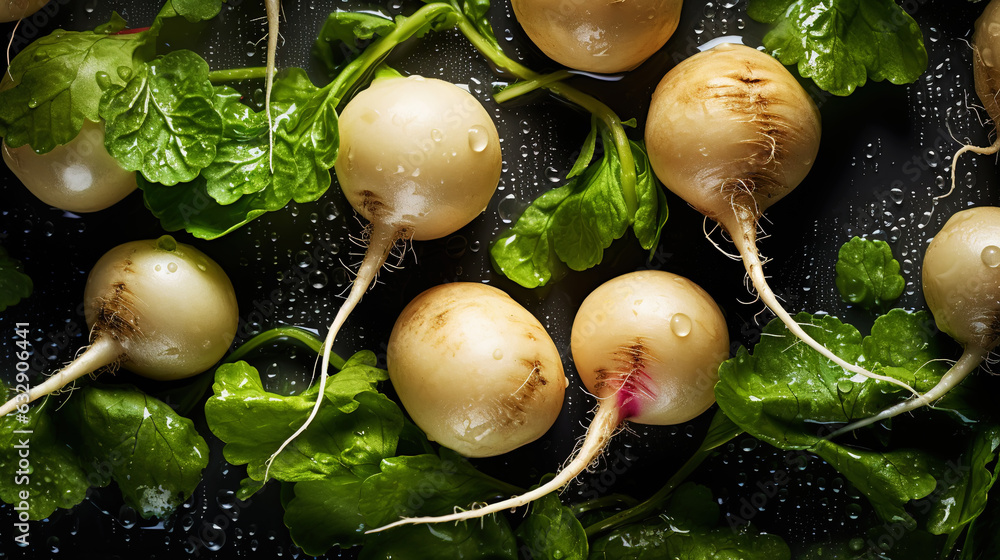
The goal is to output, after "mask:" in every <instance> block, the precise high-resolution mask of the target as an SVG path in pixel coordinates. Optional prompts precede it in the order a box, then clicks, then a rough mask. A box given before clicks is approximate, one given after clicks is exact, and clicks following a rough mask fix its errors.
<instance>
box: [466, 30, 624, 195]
mask: <svg viewBox="0 0 1000 560" xmlns="http://www.w3.org/2000/svg"><path fill="white" fill-rule="evenodd" d="M457 27H458V30H459V31H461V32H462V34H463V35H465V38H466V39H468V40H469V42H470V43H472V46H474V47H475V48H476V50H478V51H479V53H480V54H482V55H483V56H485V57H486V59H487V60H489V61H490V62H491V63H492V64H493V65H494V66H496V67H497V68H499V69H501V70H503V71H505V72H508V73H509V74H511V75H513V76H514V77H515V78H517V79H519V80H523V81H526V82H539V83H540V85H539V86H537V87H541V88H544V89H547V90H549V91H550V92H552V93H553V94H555V95H556V96H558V97H561V98H563V99H565V100H566V101H569V102H570V103H573V104H574V105H577V106H578V107H580V108H582V109H584V110H586V111H588V112H589V113H590V114H592V115H594V116H595V117H597V119H598V120H599V121H601V122H602V123H603V124H604V126H605V127H606V128H607V129H608V131H610V133H611V138H612V140H613V142H614V145H615V150H616V151H617V152H618V158H619V160H620V161H621V174H622V175H621V181H622V189H623V190H624V192H625V201H626V203H627V204H628V207H629V211H630V212H631V213H635V210H636V208H638V197H637V196H636V193H635V181H636V176H635V158H634V157H633V156H632V147H631V145H630V144H629V140H628V135H627V134H625V127H624V125H622V121H621V119H620V118H618V115H617V114H616V113H615V112H614V111H612V110H611V108H610V107H608V106H607V105H605V104H604V103H601V102H600V101H598V100H597V99H596V98H595V97H593V96H591V95H587V94H586V93H583V92H582V91H580V90H578V89H576V88H574V87H572V86H568V85H566V84H564V83H562V82H559V81H552V80H546V76H544V75H542V74H539V73H537V72H535V71H533V70H531V69H529V68H528V67H526V66H524V65H523V64H521V63H520V62H517V61H516V60H513V59H511V58H510V57H508V56H507V55H506V54H504V53H503V52H502V51H500V50H499V49H497V48H496V47H494V46H493V45H492V44H491V43H490V42H489V41H487V40H486V38H484V37H483V36H482V35H481V34H480V33H479V30H478V29H476V26H475V25H473V24H472V22H471V21H469V20H468V18H466V17H465V16H464V15H460V17H459V19H458V23H457ZM549 76H551V74H550V75H549ZM541 82H545V83H541ZM512 87H513V86H512ZM508 89H510V88H508ZM531 89H535V88H530V89H527V91H531ZM505 91H506V90H505ZM527 91H525V92H524V93H527ZM513 97H514V96H513V95H507V96H505V97H504V99H505V100H509V99H512V98H513Z"/></svg>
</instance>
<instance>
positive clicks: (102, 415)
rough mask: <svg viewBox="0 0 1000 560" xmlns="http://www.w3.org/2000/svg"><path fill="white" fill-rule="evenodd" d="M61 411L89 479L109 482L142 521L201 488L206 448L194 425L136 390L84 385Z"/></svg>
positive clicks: (162, 513)
mask: <svg viewBox="0 0 1000 560" xmlns="http://www.w3.org/2000/svg"><path fill="white" fill-rule="evenodd" d="M63 411H64V414H65V421H66V423H67V425H69V426H73V428H72V430H73V431H74V432H76V438H75V440H74V445H75V447H76V448H77V449H79V453H80V456H81V458H82V459H83V460H84V461H85V462H86V463H87V465H89V466H91V467H92V469H93V470H92V471H91V473H90V476H91V479H92V480H96V479H98V478H101V477H103V478H104V483H106V482H107V481H108V480H114V481H115V482H116V483H117V484H118V487H119V488H120V489H121V491H122V496H123V497H124V498H125V503H126V504H128V505H129V506H131V507H133V508H135V509H136V511H138V512H139V514H140V515H142V516H143V517H146V518H149V517H158V518H161V519H162V518H165V517H167V516H169V515H170V514H171V513H173V511H174V510H175V509H176V508H177V507H178V506H180V505H181V504H182V503H183V502H184V501H185V500H187V499H188V498H189V497H190V496H191V494H192V493H193V492H194V490H195V488H197V487H198V484H200V483H201V473H202V471H203V470H204V469H205V467H206V466H208V444H207V443H205V440H204V438H202V437H201V435H200V434H198V431H197V430H196V429H195V427H194V422H192V421H191V420H189V419H187V418H184V417H182V416H179V415H178V414H177V413H175V412H174V411H173V409H171V408H170V407H169V406H167V405H166V404H164V403H163V402H161V401H159V400H157V399H155V398H153V397H151V396H149V395H147V394H145V393H143V392H142V391H140V390H139V389H137V388H135V387H107V388H98V387H95V386H93V385H91V386H87V387H85V388H83V389H81V390H79V391H78V392H77V393H76V394H74V395H73V398H72V399H69V400H68V401H66V403H65V404H64V405H63Z"/></svg>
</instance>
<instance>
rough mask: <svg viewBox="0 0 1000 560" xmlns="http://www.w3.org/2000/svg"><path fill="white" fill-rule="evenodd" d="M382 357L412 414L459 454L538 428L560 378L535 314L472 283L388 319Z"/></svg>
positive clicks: (512, 445) (536, 433)
mask: <svg viewBox="0 0 1000 560" xmlns="http://www.w3.org/2000/svg"><path fill="white" fill-rule="evenodd" d="M386 363H387V365H388V369H389V379H390V380H391V381H392V385H393V388H394V389H395V390H396V393H397V394H398V395H399V399H400V401H401V402H402V403H403V407H404V408H405V409H406V412H407V413H409V415H410V417H411V418H412V419H413V422H414V423H415V424H416V425H417V426H418V427H420V429H421V430H423V431H424V433H426V434H427V437H428V438H429V439H431V440H432V441H437V442H438V443H440V444H441V445H443V446H445V447H448V448H450V449H453V450H455V451H457V452H459V453H461V454H462V455H465V456H466V457H491V456H494V455H500V454H503V453H506V452H508V451H511V450H513V449H516V448H518V447H520V446H522V445H525V444H527V443H530V442H532V441H535V440H536V439H538V438H539V437H541V436H542V435H543V434H544V433H545V432H547V431H548V429H549V428H550V427H551V426H552V424H553V423H554V422H555V420H556V418H557V417H558V416H559V411H560V410H562V403H563V395H564V393H565V390H566V386H567V385H568V383H569V381H568V380H567V379H566V375H565V374H564V373H563V366H562V361H561V360H560V358H559V350H558V349H557V348H556V345H555V343H554V342H552V339H551V338H550V337H549V335H548V333H547V332H546V331H545V327H543V326H542V324H541V323H540V322H539V321H538V319H536V318H535V317H534V316H533V315H532V314H531V313H530V312H529V311H528V310H527V309H525V308H524V307H522V306H521V305H520V304H518V303H517V302H516V301H514V300H513V299H512V298H511V297H510V296H508V295H507V294H506V293H504V292H503V291H501V290H498V289H497V288H494V287H492V286H487V285H485V284H477V283H473V282H452V283H448V284H442V285H440V286H436V287H433V288H430V289H429V290H426V291H424V292H423V293H421V294H420V295H418V296H417V297H416V298H414V299H413V301H411V302H410V303H409V304H408V305H407V306H406V308H405V309H403V312H402V313H400V315H399V318H398V319H396V323H395V325H394V326H393V328H392V334H391V335H390V337H389V346H388V348H387V350H386Z"/></svg>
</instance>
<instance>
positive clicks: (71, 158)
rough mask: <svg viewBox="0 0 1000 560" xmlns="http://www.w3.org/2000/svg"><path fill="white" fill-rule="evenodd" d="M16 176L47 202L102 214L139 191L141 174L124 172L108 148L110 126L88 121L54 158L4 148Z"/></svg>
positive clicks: (26, 148) (23, 149) (55, 151)
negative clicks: (106, 139)
mask: <svg viewBox="0 0 1000 560" xmlns="http://www.w3.org/2000/svg"><path fill="white" fill-rule="evenodd" d="M2 151H3V159H4V162H6V164H7V167H9V168H10V170H11V171H13V172H14V175H16V176H17V178H18V179H20V180H21V182H22V183H23V184H24V186H25V187H26V188H27V189H28V190H29V191H31V193H32V194H33V195H35V196H36V197H37V198H38V199H39V200H41V201H42V202H44V203H46V204H48V205H50V206H54V207H56V208H59V209H60V210H67V211H69V212H80V213H84V212H97V211H100V210H104V209H105V208H108V207H110V206H112V205H113V204H115V203H117V202H118V201H120V200H122V199H123V198H125V197H126V196H128V195H129V194H130V193H131V192H132V191H134V190H135V189H136V182H135V172H133V171H127V170H126V169H124V168H123V167H122V166H121V165H120V164H119V163H118V161H117V160H115V159H114V158H113V157H111V154H109V153H108V151H107V149H106V148H105V147H104V124H103V123H94V122H91V121H84V123H83V127H82V128H81V129H80V134H78V135H77V136H76V138H74V139H72V140H70V141H69V142H67V143H66V144H63V145H61V146H56V147H55V149H53V150H52V151H50V152H47V153H44V154H38V153H36V152H35V151H34V150H33V149H31V146H28V145H24V146H20V147H17V148H10V147H8V146H7V144H6V142H5V143H3V146H2Z"/></svg>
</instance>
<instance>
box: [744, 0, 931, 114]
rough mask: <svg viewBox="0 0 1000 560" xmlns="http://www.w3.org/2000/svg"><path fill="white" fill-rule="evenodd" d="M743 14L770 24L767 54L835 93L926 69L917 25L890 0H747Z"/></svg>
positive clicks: (904, 78) (906, 78)
mask: <svg viewBox="0 0 1000 560" xmlns="http://www.w3.org/2000/svg"><path fill="white" fill-rule="evenodd" d="M747 13H748V14H749V16H750V17H752V18H753V19H755V20H757V21H760V22H763V23H771V24H774V25H775V27H774V29H772V30H771V31H769V32H768V33H767V35H765V36H764V46H765V47H766V48H767V50H768V51H770V52H771V54H773V55H774V56H775V57H776V58H777V59H778V60H780V61H781V62H782V64H786V65H792V64H797V65H798V68H799V74H801V75H802V76H803V77H805V78H812V79H813V80H814V81H815V82H816V85H818V86H819V87H820V88H822V89H824V90H826V91H828V92H830V93H833V94H835V95H850V94H851V92H853V91H854V89H855V88H857V87H860V86H862V85H864V84H865V82H866V81H867V80H868V79H869V78H870V79H872V80H874V81H882V80H889V81H890V82H892V83H894V84H907V83H911V82H913V81H915V80H916V79H917V78H918V77H920V75H921V74H922V73H923V72H924V70H926V69H927V50H926V49H925V48H924V39H923V35H922V34H921V32H920V28H919V27H918V26H917V23H916V22H915V21H914V20H913V18H912V17H910V15H909V14H907V13H906V11H905V10H903V8H902V7H901V6H899V5H898V4H897V3H896V2H895V1H894V0H750V2H749V4H748V6H747Z"/></svg>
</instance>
